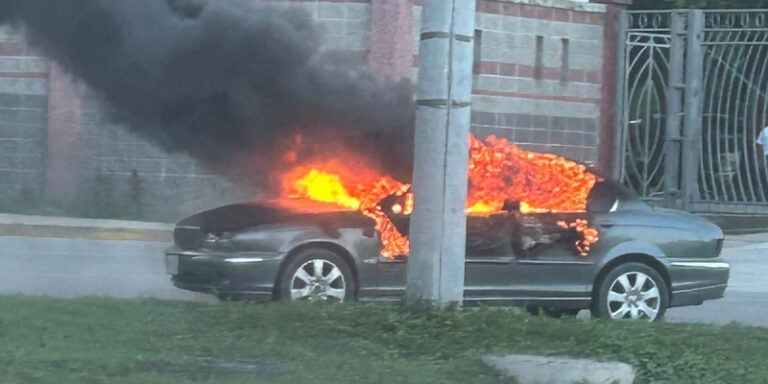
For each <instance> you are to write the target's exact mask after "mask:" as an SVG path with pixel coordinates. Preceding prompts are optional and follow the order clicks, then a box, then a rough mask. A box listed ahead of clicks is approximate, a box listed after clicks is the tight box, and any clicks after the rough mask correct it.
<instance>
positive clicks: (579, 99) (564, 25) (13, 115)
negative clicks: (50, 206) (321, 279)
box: [0, 0, 606, 220]
mask: <svg viewBox="0 0 768 384" xmlns="http://www.w3.org/2000/svg"><path fill="white" fill-rule="evenodd" d="M277 1H281V0H277ZM282 1H286V2H291V3H294V4H295V5H297V6H300V7H303V8H304V9H306V10H307V12H308V13H309V14H310V15H312V16H313V17H314V18H315V19H316V20H317V22H318V23H319V25H320V28H321V29H322V31H323V32H324V46H323V49H325V50H328V51H334V52H337V53H339V52H343V53H347V54H349V55H352V56H353V57H359V58H360V61H361V62H369V63H371V64H372V66H373V67H374V68H376V69H377V71H379V72H381V73H383V74H385V75H387V76H392V75H393V74H394V75H397V74H404V73H405V74H408V67H409V62H410V61H412V62H413V65H412V67H411V71H410V76H411V77H412V78H413V79H416V71H417V67H418V45H419V35H420V27H421V18H420V13H421V5H420V0H392V1H393V2H391V3H388V4H386V5H387V6H386V7H385V6H382V5H379V6H378V8H377V7H376V6H372V4H371V1H370V0H325V1H318V0H282ZM410 1H412V5H411V3H409V2H410ZM401 3H402V4H401ZM409 8H410V9H411V10H412V13H411V14H408V13H407V12H403V9H405V10H407V9H409ZM477 10H478V13H477V17H476V28H477V30H478V35H477V37H478V40H477V48H476V65H475V76H474V91H473V100H472V102H473V112H472V130H473V132H475V133H476V134H478V135H480V136H485V135H489V134H494V135H497V136H503V137H507V138H509V139H510V140H511V141H512V142H515V143H518V144H519V145H521V146H522V147H523V148H526V149H530V150H536V151H543V152H553V153H556V154H559V155H564V156H567V157H570V158H573V159H577V160H580V161H585V162H594V161H596V160H597V157H598V147H599V145H600V143H599V140H600V130H601V127H600V121H601V105H602V104H603V98H605V95H603V94H601V84H602V83H603V79H602V73H603V65H604V63H603V55H604V44H603V39H604V32H603V30H604V25H605V12H606V6H605V5H602V4H590V3H584V2H576V1H570V0H478V4H477ZM374 18H377V19H376V20H373V19H374ZM378 18H381V19H382V20H379V19H378ZM386 18H393V19H392V20H393V21H392V22H397V23H398V24H397V28H389V27H390V26H391V24H390V20H389V19H386ZM382 34H395V35H398V36H399V37H397V38H394V39H391V42H387V43H385V44H383V45H382V44H379V45H382V46H379V45H376V44H373V45H372V43H371V40H372V39H377V37H378V39H377V40H376V41H377V42H380V41H381V36H382ZM387 37H388V38H389V37H391V36H387ZM385 40H386V39H385ZM403 41H405V42H406V45H404V47H405V48H403V44H402V42H403ZM387 44H392V45H394V46H396V49H397V53H396V55H394V56H390V55H388V54H387V47H386V46H385V45H387ZM409 46H410V47H412V52H413V54H412V58H410V57H409V52H408V49H409ZM411 59H412V60H411ZM403 62H405V65H404V69H403ZM387 66H390V68H387ZM49 67H51V65H49V63H48V61H47V59H45V58H43V57H40V56H39V55H36V54H35V53H34V52H31V51H30V49H29V47H28V46H27V45H26V43H25V41H24V39H23V37H21V36H20V35H19V34H17V33H15V32H13V31H10V30H8V29H7V28H3V29H0V185H2V186H3V188H2V190H0V198H2V197H3V196H8V195H13V196H22V195H24V196H26V195H27V193H28V191H37V192H40V193H42V194H49V195H51V194H53V195H56V194H57V192H60V191H57V190H55V188H54V190H51V180H47V181H46V172H47V171H50V170H51V169H55V167H54V165H55V164H53V165H52V164H50V163H46V162H47V161H49V160H50V159H49V157H50V156H51V153H50V151H49V150H50V148H49V146H51V145H53V146H54V147H56V146H57V143H47V142H46V141H47V140H48V138H49V132H50V131H51V129H53V128H55V127H49V126H48V124H49V121H48V116H53V115H50V114H49V112H50V111H48V105H49V102H50V100H49V87H50V85H51V84H49V78H51V77H50V73H49V72H51V71H50V68H49ZM81 88H82V87H81ZM80 93H81V94H82V103H81V104H80V109H81V111H80V115H79V121H78V122H77V124H78V127H77V129H76V130H73V132H76V134H77V135H78V143H77V145H76V146H72V147H71V148H76V151H77V157H76V159H75V160H74V164H75V165H74V166H76V167H77V169H76V170H75V171H74V172H73V175H74V176H72V177H73V178H74V181H73V184H74V185H76V186H77V190H76V191H75V192H74V194H73V195H74V197H72V198H71V199H73V200H74V203H75V204H86V205H87V204H89V203H90V204H93V203H94V202H97V201H99V202H104V204H107V205H108V204H110V203H111V204H112V205H113V206H114V208H115V210H116V211H119V210H121V209H124V208H125V209H130V210H133V209H139V210H141V211H143V212H145V214H146V213H150V215H149V216H150V217H151V216H154V217H156V218H158V219H166V220H172V219H176V218H178V217H180V216H183V215H186V214H190V213H193V212H194V211H197V210H199V209H202V208H206V207H210V206H214V205H217V204H221V203H227V202H232V201H237V200H242V199H247V198H251V197H253V196H255V195H256V194H257V193H258V191H247V190H243V189H242V188H240V187H237V186H236V185H233V184H231V183H229V182H228V181H227V180H225V179H223V178H221V177H219V176H216V175H214V174H212V173H211V172H210V171H209V170H207V169H205V167H203V166H202V165H201V164H199V163H197V162H196V161H194V160H193V159H191V158H189V157H187V156H184V155H181V154H168V153H166V152H164V151H163V150H161V149H159V148H158V147H157V146H155V145H154V144H152V143H150V142H147V141H146V140H143V139H142V138H140V137H136V136H135V135H133V134H132V133H130V132H128V131H127V130H124V129H122V128H121V127H120V126H117V125H115V123H114V122H113V121H111V120H110V119H109V116H108V112H107V111H106V109H105V108H103V106H102V105H101V102H100V100H99V98H98V97H97V96H96V95H94V94H92V93H91V92H90V91H88V90H87V89H80ZM51 105H56V103H53V104H51ZM50 137H55V136H50ZM57 156H58V155H57ZM53 160H56V157H54V158H53ZM25 191H26V192H25Z"/></svg>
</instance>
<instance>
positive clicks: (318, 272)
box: [290, 259, 346, 301]
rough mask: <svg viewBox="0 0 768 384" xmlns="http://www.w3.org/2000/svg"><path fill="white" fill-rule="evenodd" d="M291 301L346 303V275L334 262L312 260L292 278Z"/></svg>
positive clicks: (303, 265) (301, 267)
mask: <svg viewBox="0 0 768 384" xmlns="http://www.w3.org/2000/svg"><path fill="white" fill-rule="evenodd" d="M290 294H291V300H310V301H314V300H336V301H344V297H345V296H346V281H345V279H344V273H343V272H342V270H341V269H340V268H339V267H338V266H337V265H336V264H334V263H333V262H331V261H329V260H324V259H312V260H309V261H307V262H305V263H304V264H302V265H301V266H300V267H299V268H298V269H297V270H296V272H295V273H294V274H293V277H291V285H290Z"/></svg>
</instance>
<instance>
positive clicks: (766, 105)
mask: <svg viewBox="0 0 768 384" xmlns="http://www.w3.org/2000/svg"><path fill="white" fill-rule="evenodd" d="M621 28H622V33H623V36H624V39H620V40H621V46H620V48H619V60H620V63H619V68H620V72H621V74H620V76H619V81H618V83H619V87H620V95H621V96H622V97H620V98H619V100H618V101H617V103H618V105H617V111H619V113H618V116H617V124H618V127H619V129H618V130H617V137H616V140H615V142H616V143H617V147H616V153H615V157H614V158H615V159H617V161H616V162H615V164H614V166H615V167H614V176H615V177H616V178H618V179H620V180H621V181H622V182H623V183H624V184H625V185H627V186H628V187H630V188H632V189H634V190H635V191H636V192H637V193H638V194H639V195H640V196H642V197H643V198H645V199H646V200H648V201H651V202H654V203H656V204H660V205H666V206H672V207H677V208H683V209H687V210H692V211H701V212H738V213H768V164H766V158H765V156H764V155H763V148H762V147H760V146H759V145H757V144H756V143H755V141H756V139H757V136H758V134H759V132H760V131H761V130H762V128H763V127H764V126H766V123H767V122H768V97H766V93H768V74H767V73H766V72H767V71H768V10H738V11H701V10H685V11H680V10H675V11H666V12H626V13H625V14H624V17H623V18H622V23H621Z"/></svg>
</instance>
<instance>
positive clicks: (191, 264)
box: [165, 247, 285, 300]
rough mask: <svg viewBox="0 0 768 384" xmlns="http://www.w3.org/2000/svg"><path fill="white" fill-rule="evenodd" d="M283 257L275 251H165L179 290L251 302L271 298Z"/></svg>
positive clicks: (168, 271) (174, 282) (171, 249)
mask: <svg viewBox="0 0 768 384" xmlns="http://www.w3.org/2000/svg"><path fill="white" fill-rule="evenodd" d="M284 258H285V254H282V253H272V252H238V253H229V252H220V251H212V250H208V249H199V250H194V251H185V250H181V249H179V248H177V247H171V248H169V249H168V250H166V251H165V261H166V272H167V273H168V274H170V275H171V276H172V277H171V281H172V282H173V285H175V286H176V287H178V288H181V289H186V290H190V291H196V292H204V293H210V294H215V295H217V296H219V297H225V298H226V297H230V298H246V299H250V300H270V299H272V297H273V293H274V287H275V283H276V281H277V277H278V274H279V272H280V266H281V264H282V262H283V260H284Z"/></svg>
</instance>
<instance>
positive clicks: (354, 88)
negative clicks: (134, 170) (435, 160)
mask: <svg viewBox="0 0 768 384" xmlns="http://www.w3.org/2000/svg"><path fill="white" fill-rule="evenodd" d="M0 22H3V23H8V22H11V23H17V24H20V25H23V26H24V28H25V29H26V33H27V35H28V38H29V39H30V40H31V42H32V44H34V45H36V46H38V47H40V48H41V49H43V50H44V51H45V52H46V53H47V54H48V55H50V56H51V57H52V58H54V59H55V60H56V61H57V62H59V63H60V64H61V65H62V66H63V67H64V68H66V69H67V70H68V71H70V72H71V73H72V74H74V75H75V76H76V77H77V78H79V79H82V81H84V82H85V83H86V84H88V85H89V86H90V87H91V88H92V89H94V90H95V91H96V92H98V93H99V94H101V95H102V96H103V98H104V99H105V100H106V101H107V103H108V104H109V106H110V107H111V108H112V109H114V112H115V116H117V118H118V119H119V120H120V121H121V122H122V123H124V124H125V126H127V127H128V128H129V129H131V130H133V131H135V132H138V133H140V134H141V135H143V136H145V137H147V138H149V139H151V140H153V141H154V142H156V143H159V144H160V145H162V147H164V148H165V149H166V150H168V151H170V152H175V151H183V152H186V153H188V154H190V155H191V156H193V157H195V158H197V159H200V160H202V161H204V162H205V163H207V164H208V165H210V166H211V167H212V168H214V169H217V170H220V171H223V172H228V173H230V174H231V175H237V176H238V177H246V178H253V177H254V176H255V179H257V180H258V179H259V177H258V176H259V175H260V174H261V173H263V172H264V170H266V169H273V168H275V167H278V166H279V161H278V159H279V158H280V155H281V152H282V151H284V150H285V148H283V147H282V146H281V145H282V144H283V143H284V142H286V138H290V137H294V136H296V135H297V134H300V135H301V136H302V142H329V143H333V145H329V146H328V148H331V147H334V146H336V147H345V148H347V149H350V150H353V151H355V152H359V153H361V154H364V155H365V156H367V157H369V158H371V161H373V162H375V163H377V164H383V165H384V166H385V167H386V169H385V171H388V172H390V173H392V174H393V175H395V176H396V177H399V178H402V179H408V178H410V169H411V161H412V160H411V159H412V151H413V144H412V136H413V134H412V129H413V111H414V107H413V104H412V96H411V92H412V90H411V86H410V84H409V83H408V82H405V81H402V82H397V83H395V82H390V83H382V82H380V81H377V79H376V78H375V77H374V76H373V75H372V74H371V73H370V71H369V70H368V69H366V67H365V66H364V65H362V64H361V60H360V59H359V58H356V59H350V58H349V57H348V56H345V55H340V54H333V53H327V52H322V51H320V50H319V48H318V47H319V46H320V45H321V44H320V42H321V37H320V36H321V35H320V31H319V30H318V28H317V27H316V25H315V24H314V23H313V22H312V20H311V18H310V17H309V16H308V15H306V13H305V12H303V11H301V10H298V9H296V8H295V7H290V6H284V5H279V4H266V3H263V2H255V1H252V0H251V1H241V0H227V1H201V0H167V1H161V0H57V1H50V0H0Z"/></svg>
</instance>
